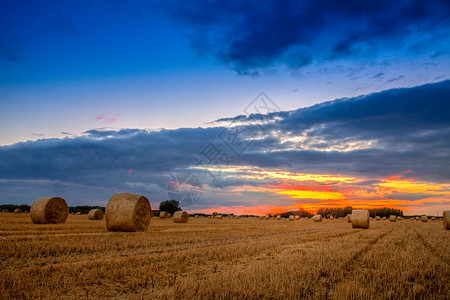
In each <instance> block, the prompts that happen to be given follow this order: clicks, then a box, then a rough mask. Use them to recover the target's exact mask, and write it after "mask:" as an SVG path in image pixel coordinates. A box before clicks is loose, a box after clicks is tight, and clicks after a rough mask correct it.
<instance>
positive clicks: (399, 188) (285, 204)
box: [193, 166, 450, 215]
mask: <svg viewBox="0 0 450 300" xmlns="http://www.w3.org/2000/svg"><path fill="white" fill-rule="evenodd" d="M221 171H222V172H223V174H226V178H233V177H234V174H235V173H239V178H246V179H252V180H255V181H256V182H260V184H256V185H242V186H235V187H228V188H227V189H226V190H227V193H229V194H230V195H235V196H236V197H242V196H250V195H251V194H260V193H263V194H267V195H270V197H272V199H276V200H278V202H279V203H280V204H279V205H268V204H261V205H257V203H255V205H254V206H251V205H250V206H242V205H236V206H226V207H224V206H217V207H214V208H211V209H204V210H193V212H200V213H212V212H222V213H234V214H258V215H265V214H268V213H272V214H273V213H281V212H285V211H288V210H298V209H304V210H307V211H310V212H314V211H316V210H317V209H319V208H323V207H345V206H352V207H354V208H363V207H366V208H382V207H386V206H389V207H393V208H399V209H402V210H404V211H405V214H408V213H410V214H417V213H420V212H421V210H420V209H417V207H418V206H421V205H423V204H425V205H426V204H429V203H432V204H437V205H436V207H435V208H434V210H439V209H442V208H441V207H440V205H439V203H442V206H445V205H446V203H447V202H446V201H449V200H450V184H442V183H432V182H425V181H422V180H420V179H419V178H408V177H406V175H410V173H411V172H405V174H406V175H405V174H394V175H392V176H390V177H386V178H365V177H349V176H339V175H336V174H308V173H294V172H287V171H282V170H265V169H261V168H255V167H240V166H231V167H229V168H224V169H222V170H221ZM270 179H274V180H278V181H279V183H276V184H271V183H268V184H266V183H263V181H267V180H270ZM368 181H372V183H369V184H367V183H366V182H368ZM209 188H210V189H212V190H214V189H213V188H212V187H209ZM408 197H410V198H412V199H408Z"/></svg>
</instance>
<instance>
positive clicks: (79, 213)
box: [75, 211, 83, 216]
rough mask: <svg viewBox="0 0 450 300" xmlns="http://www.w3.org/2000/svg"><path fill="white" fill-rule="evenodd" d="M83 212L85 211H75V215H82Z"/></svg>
mask: <svg viewBox="0 0 450 300" xmlns="http://www.w3.org/2000/svg"><path fill="white" fill-rule="evenodd" d="M82 214H83V213H82V212H81V211H79V212H76V213H75V215H77V216H81V215H82Z"/></svg>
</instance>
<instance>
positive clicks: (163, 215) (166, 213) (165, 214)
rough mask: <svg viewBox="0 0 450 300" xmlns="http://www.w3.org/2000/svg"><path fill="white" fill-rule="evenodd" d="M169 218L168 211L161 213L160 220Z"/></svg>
mask: <svg viewBox="0 0 450 300" xmlns="http://www.w3.org/2000/svg"><path fill="white" fill-rule="evenodd" d="M168 217H169V213H168V212H167V211H160V212H159V218H160V219H166V218H168Z"/></svg>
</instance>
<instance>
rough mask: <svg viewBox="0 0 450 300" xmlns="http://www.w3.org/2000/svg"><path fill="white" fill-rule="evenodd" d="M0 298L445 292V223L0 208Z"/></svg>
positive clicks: (449, 272)
mask: <svg viewBox="0 0 450 300" xmlns="http://www.w3.org/2000/svg"><path fill="white" fill-rule="evenodd" d="M0 241H1V242H0V254H1V255H0V257H1V258H2V259H1V262H0V264H1V268H0V291H1V298H6V299H7V298H65V299H88V298H89V299H97V298H116V299H122V298H128V299H142V298H144V299H173V298H177V299H193V298H194V299H195V298H198V299H200V298H203V299H230V298H238V299H242V298H244V299H250V298H260V299H289V298H297V299H298V298H311V299H325V298H330V299H346V298H365V299H406V298H431V299H449V298H450V280H449V278H450V251H449V247H450V231H448V230H444V229H443V227H442V224H441V223H440V222H428V223H422V222H414V221H410V220H407V221H405V222H396V223H391V222H386V221H384V222H372V223H371V224H370V229H352V228H351V224H349V223H348V222H346V221H345V220H330V221H328V222H322V223H316V222H313V221H312V220H305V219H300V220H298V221H296V222H289V221H288V220H287V219H286V220H281V221H279V222H266V221H264V220H259V219H228V218H226V219H215V218H194V219H192V220H190V221H189V223H185V224H178V223H174V222H167V221H164V220H160V219H159V218H153V219H152V220H151V223H150V226H149V228H148V230H147V231H145V232H108V231H107V230H106V225H105V220H102V221H97V222H92V221H89V219H88V218H86V216H77V215H69V217H68V219H67V221H66V223H65V224H53V225H37V224H33V223H32V222H31V220H30V217H29V216H27V215H25V214H2V215H1V216H0Z"/></svg>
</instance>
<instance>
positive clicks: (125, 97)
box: [0, 0, 450, 215]
mask: <svg viewBox="0 0 450 300" xmlns="http://www.w3.org/2000/svg"><path fill="white" fill-rule="evenodd" d="M92 2H94V3H92ZM117 192H132V193H138V194H143V195H145V196H146V197H147V198H149V200H150V202H151V204H152V207H153V208H158V205H159V203H160V202H161V201H163V200H166V199H168V198H171V199H176V200H181V204H182V207H183V208H184V209H186V210H188V211H189V212H224V213H225V212H230V213H231V212H233V213H238V214H244V213H249V214H266V213H269V212H283V211H287V210H297V209H300V208H303V209H306V210H309V211H315V210H317V209H318V208H322V207H343V206H353V207H367V208H371V207H385V206H389V207H395V208H400V209H403V210H404V212H405V214H407V215H408V214H429V215H436V214H442V211H443V210H448V209H450V2H449V1H444V0H442V1H438V0H432V1H421V0H408V1H396V2H395V3H393V2H392V1H385V0H379V1H338V2H336V1H329V0H324V1H263V2H261V1H258V2H256V1H191V2H189V1H177V0H174V1H170V0H169V1H121V0H115V1H107V0H101V1H73V2H72V1H21V0H17V1H1V3H0V204H32V203H33V201H34V200H36V199H37V198H39V197H44V196H53V195H54V196H60V197H63V198H65V199H66V201H67V202H68V204H69V205H71V206H75V205H102V206H105V205H106V203H107V201H108V200H109V198H110V197H111V196H112V195H113V194H114V193H117Z"/></svg>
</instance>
